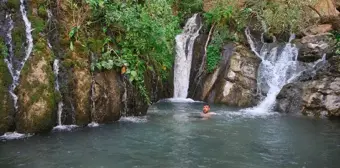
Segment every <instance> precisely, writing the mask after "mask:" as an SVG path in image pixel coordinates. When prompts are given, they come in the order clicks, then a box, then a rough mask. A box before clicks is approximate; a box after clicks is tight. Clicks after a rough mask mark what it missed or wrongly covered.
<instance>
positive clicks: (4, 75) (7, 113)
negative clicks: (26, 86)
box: [0, 37, 13, 134]
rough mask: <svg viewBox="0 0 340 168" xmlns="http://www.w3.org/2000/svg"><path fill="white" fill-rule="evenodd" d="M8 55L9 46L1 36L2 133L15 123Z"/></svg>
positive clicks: (0, 111)
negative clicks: (5, 58)
mask: <svg viewBox="0 0 340 168" xmlns="http://www.w3.org/2000/svg"><path fill="white" fill-rule="evenodd" d="M6 55H7V48H6V46H5V44H4V40H3V39H2V38H1V37H0V134H3V133H4V132H6V131H8V130H9V128H10V127H11V126H12V125H13V117H12V115H11V111H12V110H13V109H12V101H11V97H10V94H9V92H8V87H9V86H10V84H11V82H12V79H11V75H10V73H9V71H8V68H7V65H6V63H5V61H4V57H5V56H6Z"/></svg>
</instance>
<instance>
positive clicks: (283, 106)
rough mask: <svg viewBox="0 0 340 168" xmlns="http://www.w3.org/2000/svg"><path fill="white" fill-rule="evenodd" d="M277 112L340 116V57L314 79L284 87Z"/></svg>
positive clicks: (331, 61) (333, 58)
mask: <svg viewBox="0 0 340 168" xmlns="http://www.w3.org/2000/svg"><path fill="white" fill-rule="evenodd" d="M277 110H278V111H279V112H285V113H298V114H299V113H302V114H304V115H310V116H328V117H334V116H335V117H339V116H340V57H338V56H335V57H332V58H331V59H330V60H329V63H328V64H327V65H325V67H324V68H322V69H321V70H320V71H318V72H317V73H316V75H315V76H314V77H313V78H309V79H308V80H304V81H299V82H294V83H292V84H288V85H286V86H284V87H283V89H282V90H281V92H280V93H279V95H278V96H277Z"/></svg>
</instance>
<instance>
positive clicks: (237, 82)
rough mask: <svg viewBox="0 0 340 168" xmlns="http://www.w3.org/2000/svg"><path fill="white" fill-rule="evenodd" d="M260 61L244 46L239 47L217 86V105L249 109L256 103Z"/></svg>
mask: <svg viewBox="0 0 340 168" xmlns="http://www.w3.org/2000/svg"><path fill="white" fill-rule="evenodd" d="M259 64H260V59H259V58H258V57H256V56H255V55H254V54H252V52H251V51H250V50H248V49H247V48H246V47H244V46H237V47H236V48H235V51H234V53H233V55H232V56H231V58H230V67H229V69H228V70H226V71H225V72H224V74H223V80H221V81H220V83H219V84H218V85H217V86H219V88H216V97H215V103H224V104H227V105H232V106H238V107H247V106H251V105H254V104H255V103H256V88H257V84H256V77H257V69H258V67H259Z"/></svg>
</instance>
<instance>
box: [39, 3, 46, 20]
mask: <svg viewBox="0 0 340 168" xmlns="http://www.w3.org/2000/svg"><path fill="white" fill-rule="evenodd" d="M38 15H39V16H40V17H41V18H47V11H46V6H45V5H40V6H39V8H38Z"/></svg>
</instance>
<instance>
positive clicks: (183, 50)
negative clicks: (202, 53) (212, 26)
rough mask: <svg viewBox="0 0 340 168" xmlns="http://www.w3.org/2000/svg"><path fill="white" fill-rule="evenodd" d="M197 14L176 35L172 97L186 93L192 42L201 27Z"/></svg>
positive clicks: (179, 96)
mask: <svg viewBox="0 0 340 168" xmlns="http://www.w3.org/2000/svg"><path fill="white" fill-rule="evenodd" d="M197 16H198V15H197V14H194V15H193V16H192V17H191V18H190V19H189V20H188V21H187V23H186V24H185V26H184V28H183V32H182V33H181V34H179V35H177V36H176V58H175V67H174V98H186V97H187V95H188V89H189V78H190V70H191V61H192V56H193V48H194V42H195V39H196V38H197V36H198V35H199V31H200V29H201V28H202V24H201V23H199V21H198V19H197Z"/></svg>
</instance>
